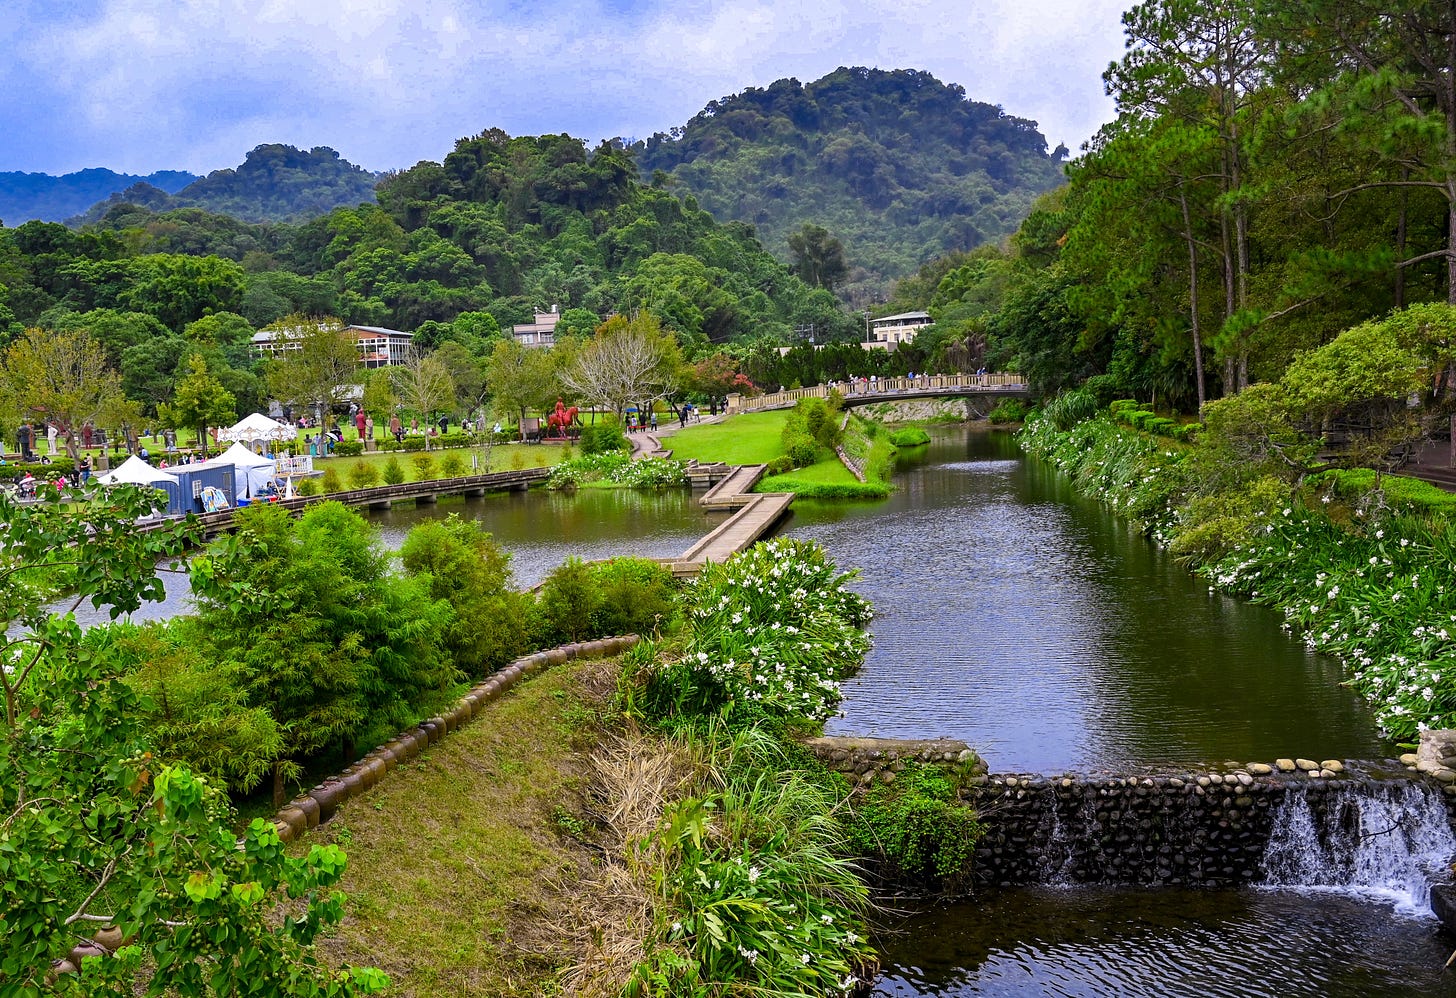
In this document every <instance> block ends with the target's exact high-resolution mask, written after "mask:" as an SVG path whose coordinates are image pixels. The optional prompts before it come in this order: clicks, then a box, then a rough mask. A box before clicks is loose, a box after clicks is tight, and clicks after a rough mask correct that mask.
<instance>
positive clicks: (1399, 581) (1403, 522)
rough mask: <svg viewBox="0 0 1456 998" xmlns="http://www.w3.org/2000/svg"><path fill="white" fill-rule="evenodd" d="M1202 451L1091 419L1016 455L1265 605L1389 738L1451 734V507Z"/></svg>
mask: <svg viewBox="0 0 1456 998" xmlns="http://www.w3.org/2000/svg"><path fill="white" fill-rule="evenodd" d="M1214 425H1215V424H1213V423H1211V424H1210V430H1211V433H1210V441H1209V443H1207V444H1204V445H1200V446H1199V447H1195V448H1186V447H1180V446H1179V445H1176V444H1169V443H1167V442H1165V441H1158V440H1156V439H1155V438H1153V437H1150V436H1148V435H1146V434H1143V433H1138V432H1136V431H1133V430H1130V429H1125V428H1120V427H1118V426H1117V425H1115V424H1114V423H1112V422H1111V421H1110V420H1108V419H1107V418H1105V417H1099V418H1097V419H1094V420H1090V421H1088V422H1085V423H1081V424H1078V425H1077V426H1075V427H1073V428H1072V429H1071V430H1069V431H1067V432H1059V431H1057V430H1056V428H1055V427H1054V426H1053V425H1052V424H1051V422H1050V421H1049V420H1047V419H1036V420H1033V421H1032V422H1030V423H1028V424H1027V426H1026V427H1025V428H1024V429H1023V430H1022V433H1021V436H1020V440H1021V441H1022V445H1023V446H1024V447H1025V448H1026V449H1027V451H1028V452H1030V453H1032V454H1034V455H1037V456H1040V457H1042V458H1044V459H1046V460H1048V461H1050V462H1052V463H1053V464H1055V465H1056V466H1057V467H1059V468H1061V469H1062V470H1063V471H1065V472H1066V473H1067V474H1069V475H1070V476H1071V477H1072V479H1073V481H1074V482H1075V483H1076V485H1077V487H1078V489H1079V490H1081V491H1083V492H1085V493H1087V494H1090V495H1093V496H1096V497H1098V498H1100V499H1102V500H1103V501H1104V502H1107V503H1108V504H1110V505H1112V506H1113V507H1114V508H1116V509H1118V510H1120V511H1122V512H1124V513H1126V514H1127V515H1129V516H1131V517H1132V518H1134V519H1135V520H1137V521H1139V522H1140V523H1141V525H1142V526H1143V527H1144V529H1145V530H1147V531H1148V532H1149V533H1150V534H1151V535H1152V536H1153V537H1154V538H1155V539H1157V540H1158V541H1160V542H1162V543H1165V544H1168V545H1169V546H1170V547H1171V549H1172V550H1173V551H1174V552H1175V553H1178V554H1179V555H1180V556H1182V557H1184V558H1186V559H1187V560H1189V561H1190V562H1191V563H1193V564H1194V565H1195V566H1196V567H1197V570H1198V571H1199V573H1200V574H1201V575H1203V576H1204V577H1205V578H1207V579H1208V580H1209V581H1210V583H1211V584H1213V585H1215V586H1217V587H1218V588H1220V589H1223V590H1225V591H1228V592H1232V593H1235V594H1237V595H1239V596H1242V597H1244V598H1246V599H1249V600H1251V601H1253V602H1256V603H1262V604H1265V605H1268V606H1272V607H1275V608H1277V609H1279V610H1281V611H1283V613H1284V614H1285V616H1286V617H1287V618H1288V620H1289V626H1290V627H1291V628H1293V629H1295V630H1296V631H1297V632H1298V633H1300V634H1302V635H1303V638H1304V641H1305V643H1306V644H1307V645H1308V646H1309V647H1310V648H1311V649H1313V650H1316V651H1320V652H1324V653H1327V654H1331V655H1335V656H1337V657H1338V658H1339V659H1340V660H1341V661H1342V662H1343V663H1344V664H1345V665H1346V667H1347V668H1348V669H1349V670H1350V674H1351V680H1350V683H1351V685H1352V686H1354V687H1355V688H1356V689H1358V690H1359V691H1360V692H1361V693H1362V694H1363V695H1364V696H1366V697H1367V698H1369V699H1370V701H1371V702H1372V704H1373V705H1374V708H1375V714H1376V719H1377V720H1378V721H1379V723H1380V725H1381V727H1382V728H1383V729H1384V731H1385V732H1386V733H1387V734H1388V735H1390V736H1391V737H1392V738H1396V739H1400V740H1409V739H1413V738H1414V737H1415V736H1416V734H1417V733H1418V731H1419V729H1420V728H1421V727H1423V726H1424V727H1450V726H1452V725H1456V641H1453V639H1452V635H1453V633H1456V588H1453V587H1451V586H1449V585H1448V584H1447V580H1449V579H1450V578H1451V576H1452V575H1453V573H1456V526H1453V525H1452V522H1451V520H1450V519H1449V516H1450V512H1451V510H1452V509H1453V507H1456V497H1453V496H1450V495H1447V494H1445V493H1442V492H1440V491H1439V490H1437V489H1434V488H1433V487H1431V486H1428V485H1426V484H1425V483H1420V482H1415V481H1413V480H1410V479H1402V478H1399V477H1396V476H1391V475H1384V476H1377V475H1376V474H1375V473H1374V472H1373V471H1370V470H1368V469H1354V470H1339V471H1332V472H1327V473H1324V474H1321V475H1316V476H1312V477H1311V478H1309V479H1308V480H1306V481H1305V482H1304V483H1303V484H1302V485H1300V486H1298V487H1295V486H1292V485H1291V483H1290V482H1288V481H1286V480H1285V479H1283V478H1280V477H1279V476H1277V475H1273V474H1270V473H1268V470H1267V468H1266V467H1264V466H1263V465H1261V464H1258V463H1253V464H1249V463H1247V462H1243V461H1239V460H1237V459H1236V458H1234V457H1232V456H1231V454H1233V453H1237V452H1235V451H1231V450H1230V449H1228V448H1226V447H1223V448H1221V447H1220V446H1219V445H1220V443H1221V442H1222V441H1223V440H1225V439H1226V437H1225V436H1224V435H1223V434H1222V432H1221V430H1220V431H1214Z"/></svg>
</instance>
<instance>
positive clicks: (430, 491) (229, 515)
mask: <svg viewBox="0 0 1456 998" xmlns="http://www.w3.org/2000/svg"><path fill="white" fill-rule="evenodd" d="M549 477H551V469H550V468H525V469H522V470H520V471H494V472H491V473H489V474H485V475H464V476H462V477H460V478H435V479H430V480H427V481H423V482H405V483H403V484H400V485H379V486H375V487H373V488H367V489H349V490H348V491H346V492H330V493H327V494H324V495H315V496H296V497H294V498H292V499H282V500H280V501H279V502H278V503H277V504H276V505H279V506H282V507H283V508H284V509H286V510H288V511H290V512H293V513H300V512H302V511H303V510H304V509H305V508H306V507H308V506H311V505H314V504H316V503H321V502H329V501H332V502H341V503H343V504H344V505H346V506H372V507H376V508H388V507H389V505H390V504H391V503H394V502H396V501H400V500H405V499H413V500H414V501H415V502H417V503H432V502H435V501H436V500H437V499H439V498H440V496H447V495H484V494H485V493H486V492H503V491H507V490H512V489H525V488H528V487H530V486H531V485H534V484H536V483H539V482H544V481H545V480H546V479H547V478H549ZM236 512H237V510H235V509H224V510H221V511H219V512H216V513H194V514H192V515H193V516H194V517H195V519H196V521H197V523H198V525H199V526H200V527H201V528H202V531H203V533H204V534H208V535H211V534H216V533H219V532H221V531H224V530H230V529H231V528H232V525H233V514H234V513H236ZM176 522H177V520H176V518H174V517H168V518H166V519H162V520H156V521H153V522H151V523H140V524H137V529H138V530H144V531H145V530H159V529H161V528H162V527H163V526H165V525H167V524H172V523H176Z"/></svg>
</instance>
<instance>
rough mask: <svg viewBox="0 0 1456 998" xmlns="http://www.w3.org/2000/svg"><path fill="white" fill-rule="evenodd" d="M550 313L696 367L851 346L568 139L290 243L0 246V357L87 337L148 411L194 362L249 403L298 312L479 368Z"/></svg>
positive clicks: (514, 144) (451, 165)
mask: <svg viewBox="0 0 1456 998" xmlns="http://www.w3.org/2000/svg"><path fill="white" fill-rule="evenodd" d="M139 193H142V194H147V193H148V192H146V191H141V192H139ZM552 306H556V307H558V308H560V309H561V311H562V319H561V325H560V326H559V327H558V332H559V334H562V336H563V337H565V336H569V335H572V334H576V335H580V336H587V335H590V333H591V331H592V330H593V329H594V328H595V327H596V326H597V325H598V324H600V323H601V321H602V320H603V318H605V317H606V316H607V315H608V314H609V313H612V312H621V313H632V312H635V311H637V310H647V311H651V312H653V313H654V314H655V315H657V316H659V317H660V318H661V319H662V322H663V325H664V326H666V327H667V328H669V329H671V330H672V331H673V332H675V333H676V334H677V338H678V340H679V342H680V344H681V346H682V349H683V351H684V353H685V354H686V355H687V356H688V358H689V359H690V360H693V359H697V358H698V357H701V356H704V355H706V354H709V353H711V352H713V351H714V350H716V349H718V347H719V346H720V345H722V344H725V343H728V342H730V341H736V342H738V343H744V344H746V343H748V342H750V341H769V342H781V341H785V340H787V339H789V338H790V336H791V334H792V329H793V327H794V326H796V325H807V324H811V323H812V324H814V326H815V328H816V329H818V330H823V331H824V332H825V333H828V334H834V335H837V336H839V337H840V338H843V339H852V338H854V337H855V335H856V333H857V330H858V329H859V324H858V320H856V319H855V318H854V317H851V316H849V315H847V314H846V313H845V312H844V311H843V310H842V309H841V308H840V306H839V303H838V302H837V301H836V300H835V298H834V296H833V294H831V293H830V292H829V291H827V290H824V289H822V288H820V289H815V288H810V287H808V286H807V285H805V284H804V283H803V282H802V281H801V280H799V279H798V278H797V277H795V276H794V275H793V274H791V273H790V272H789V270H788V268H786V267H785V266H784V265H783V264H781V263H779V262H778V261H777V260H775V259H774V258H773V257H772V256H770V255H769V254H768V253H767V252H765V251H764V249H763V248H762V247H761V246H760V245H759V243H758V241H757V240H756V239H755V238H754V236H753V234H752V231H751V230H750V229H749V228H748V227H747V226H744V225H740V224H736V223H730V224H727V225H720V224H718V223H717V222H715V221H714V220H713V218H712V216H710V215H709V214H708V213H707V212H705V211H703V210H702V209H701V208H699V207H698V206H697V205H696V203H695V202H694V200H693V198H692V197H691V196H688V197H684V198H679V197H677V196H675V195H673V194H671V193H668V192H666V191H662V190H658V189H655V188H652V187H650V186H646V185H644V184H642V183H640V182H639V181H638V179H637V171H636V167H635V165H634V164H633V162H632V159H631V156H630V155H629V154H628V153H627V152H626V151H624V150H623V149H621V148H618V147H615V146H613V145H611V144H607V143H604V144H602V145H601V146H599V147H598V148H597V149H595V150H592V151H590V152H589V151H588V150H587V149H586V147H585V146H584V145H583V143H582V142H580V141H579V140H577V139H573V138H571V137H570V136H566V135H551V136H540V137H517V138H512V137H511V136H509V135H506V134H505V133H504V132H500V131H494V130H493V131H489V132H485V133H483V134H481V135H478V136H476V137H474V138H470V139H465V140H462V141H461V142H459V143H458V144H457V146H456V148H455V149H454V151H453V152H451V153H450V155H449V156H447V157H445V160H444V162H443V163H431V162H426V163H420V164H418V165H417V166H415V167H413V168H411V169H409V170H405V171H403V172H401V173H399V174H396V175H394V176H392V177H390V178H388V179H387V180H386V181H384V182H383V183H381V185H380V187H379V202H378V203H377V204H361V205H356V206H353V207H346V208H336V209H334V210H333V211H331V212H329V213H328V214H326V215H321V216H319V217H317V218H314V219H312V220H310V221H307V222H305V223H303V224H300V225H291V224H287V223H271V224H255V223H249V222H242V221H239V220H237V219H235V218H232V217H230V216H227V215H219V214H214V213H210V212H206V211H204V210H202V209H199V208H181V209H171V210H167V211H164V212H157V211H154V210H152V209H148V208H145V207H141V206H138V205H135V204H121V203H118V204H114V205H111V206H110V207H108V208H107V209H106V210H105V211H104V212H103V213H102V215H101V217H100V218H99V219H98V220H97V221H96V222H94V223H92V224H89V225H86V226H83V227H81V228H80V229H79V230H77V229H71V228H67V227H66V226H63V225H59V224H55V223H45V222H29V223H26V224H25V225H21V226H18V227H16V228H0V344H3V343H4V342H5V341H8V340H9V339H10V338H12V337H14V336H17V335H19V334H20V333H21V332H22V331H23V330H24V329H25V328H27V327H33V326H38V327H42V328H46V329H52V330H68V329H86V330H88V331H89V332H90V334H91V335H92V336H93V337H94V338H95V339H97V340H99V341H100V342H101V344H102V346H103V347H104V349H105V350H106V353H107V359H108V361H109V362H110V363H111V364H112V366H113V367H115V368H116V369H117V370H118V371H119V372H120V374H121V378H122V383H123V387H124V388H125V389H126V391H127V394H128V396H129V397H130V398H132V399H134V400H137V401H138V402H140V403H142V404H143V405H144V406H146V407H154V406H155V405H156V404H157V403H159V402H161V401H165V400H166V399H167V398H169V397H170V392H171V390H172V386H173V385H174V384H175V382H176V379H177V378H178V377H180V376H181V375H183V374H185V369H183V368H179V365H181V364H183V363H184V361H185V360H186V359H187V358H188V357H189V356H190V355H191V354H193V353H196V352H198V351H202V352H203V353H204V354H205V355H206V360H207V365H208V369H209V370H210V371H212V372H214V373H215V374H217V375H218V376H220V377H223V378H224V382H225V384H226V386H227V388H228V390H229V391H231V392H232V393H233V394H234V396H235V397H236V398H237V399H238V400H239V404H240V405H245V406H255V405H258V404H260V403H261V400H262V391H263V389H262V386H261V382H260V380H259V378H258V376H257V364H256V359H255V358H252V357H251V356H250V354H249V351H248V338H249V337H250V336H251V335H252V331H253V330H254V329H256V328H258V327H261V326H263V325H266V324H267V323H270V322H273V321H275V320H277V319H280V318H283V317H285V316H288V315H291V314H295V313H297V314H302V315H307V316H338V317H339V318H341V319H343V320H344V321H345V322H352V323H360V324H365V325H377V326H389V327H393V328H397V329H405V330H411V331H414V332H415V333H416V343H417V344H419V345H420V346H421V347H424V348H426V349H431V348H436V347H444V346H449V347H451V348H452V351H453V354H454V355H455V356H457V357H459V356H461V355H462V354H463V356H464V358H466V359H465V363H467V364H478V363H481V362H483V360H484V358H485V357H486V356H487V355H489V354H490V353H491V351H492V350H493V349H494V348H495V346H496V345H497V344H499V343H500V342H501V341H502V340H503V339H505V338H508V337H509V330H510V326H511V325H512V324H513V323H518V322H527V321H530V317H531V314H532V312H533V311H535V310H541V309H549V308H551V307H552Z"/></svg>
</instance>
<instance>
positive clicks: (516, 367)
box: [485, 339, 561, 420]
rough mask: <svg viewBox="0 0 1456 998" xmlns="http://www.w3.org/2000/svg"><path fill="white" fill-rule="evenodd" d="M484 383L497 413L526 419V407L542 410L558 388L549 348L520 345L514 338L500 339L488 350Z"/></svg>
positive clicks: (558, 384) (554, 366)
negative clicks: (488, 357)
mask: <svg viewBox="0 0 1456 998" xmlns="http://www.w3.org/2000/svg"><path fill="white" fill-rule="evenodd" d="M485 382H486V385H487V386H488V387H489V388H490V393H491V404H492V405H493V406H494V407H495V409H496V411H497V412H501V413H510V414H511V415H513V416H515V417H516V418H517V420H522V419H525V418H526V411H527V410H528V409H536V410H537V411H541V410H544V409H545V408H546V407H547V406H549V405H550V404H551V401H552V400H553V399H554V398H555V397H556V395H557V393H558V392H559V390H560V384H561V383H560V380H559V379H558V378H557V372H556V363H555V358H554V357H553V356H552V354H551V351H548V350H539V349H532V348H530V347H524V346H521V344H519V343H517V342H516V341H515V340H514V339H510V340H501V341H499V342H498V343H496V345H495V349H493V350H492V351H491V352H490V361H489V363H488V364H487V365H486V372H485Z"/></svg>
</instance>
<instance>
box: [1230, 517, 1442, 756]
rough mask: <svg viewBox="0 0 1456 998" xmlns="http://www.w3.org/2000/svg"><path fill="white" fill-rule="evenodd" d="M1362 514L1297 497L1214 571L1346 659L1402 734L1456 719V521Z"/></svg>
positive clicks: (1383, 720) (1379, 713) (1386, 721)
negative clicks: (1352, 520) (1453, 582)
mask: <svg viewBox="0 0 1456 998" xmlns="http://www.w3.org/2000/svg"><path fill="white" fill-rule="evenodd" d="M1356 519H1357V521H1358V522H1357V523H1356V524H1354V525H1353V526H1352V528H1349V529H1347V528H1344V527H1341V526H1339V525H1337V524H1336V523H1334V522H1332V521H1331V520H1330V518H1329V517H1327V516H1325V515H1323V513H1322V512H1315V511H1312V510H1309V509H1307V508H1305V507H1303V506H1301V505H1299V504H1297V503H1295V504H1291V505H1289V506H1286V507H1284V508H1282V509H1279V510H1275V511H1273V513H1272V515H1270V516H1269V517H1268V518H1267V522H1266V523H1265V525H1264V527H1263V531H1262V535H1261V536H1258V537H1257V538H1256V539H1255V540H1253V542H1252V543H1250V544H1248V545H1245V546H1243V547H1240V548H1238V549H1237V550H1235V551H1234V552H1233V553H1232V554H1230V555H1229V556H1228V557H1227V558H1225V559H1223V560H1222V561H1220V562H1218V563H1217V564H1214V565H1211V566H1209V567H1208V568H1207V569H1206V570H1205V571H1204V574H1205V575H1206V576H1207V577H1208V578H1209V579H1210V580H1211V581H1212V582H1213V583H1214V584H1215V585H1216V586H1218V587H1220V588H1223V589H1227V590H1229V591H1231V592H1234V593H1237V594H1239V595H1241V596H1244V597H1245V598H1247V599H1250V600H1252V601H1254V602H1256V603H1264V604H1268V605H1270V606H1276V607H1280V608H1281V609H1283V611H1284V615H1285V617H1286V618H1287V619H1288V624H1287V626H1288V627H1289V628H1290V629H1293V630H1297V631H1299V632H1300V633H1301V634H1302V635H1303V636H1304V641H1305V644H1306V645H1308V646H1309V647H1310V648H1311V649H1313V650H1315V651H1320V652H1325V653H1327V654H1330V655H1334V656H1337V657H1338V658H1340V659H1341V660H1342V661H1343V662H1344V664H1345V665H1346V667H1347V668H1348V669H1350V671H1351V680H1350V685H1352V686H1354V687H1355V688H1356V689H1357V690H1359V691H1360V692H1361V693H1362V694H1364V695H1365V696H1366V697H1367V698H1369V699H1370V700H1371V701H1372V702H1373V703H1374V705H1375V716H1376V720H1377V721H1378V722H1379V723H1380V726H1381V728H1382V729H1384V731H1385V732H1386V733H1387V734H1388V735H1390V736H1391V737H1393V738H1396V739H1400V740H1410V739H1414V738H1415V737H1416V735H1417V733H1418V732H1419V731H1420V730H1421V729H1423V728H1427V727H1431V728H1449V727H1452V726H1456V640H1453V638H1452V635H1453V634H1456V589H1452V587H1450V586H1448V585H1447V584H1446V580H1448V579H1449V578H1451V575H1452V573H1453V570H1456V529H1453V528H1451V527H1450V526H1448V525H1446V524H1445V523H1440V524H1434V523H1432V522H1429V521H1426V520H1423V519H1421V518H1417V517H1413V516H1408V515H1400V514H1390V513H1379V512H1377V513H1370V514H1362V515H1359V516H1357V518H1356Z"/></svg>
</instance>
